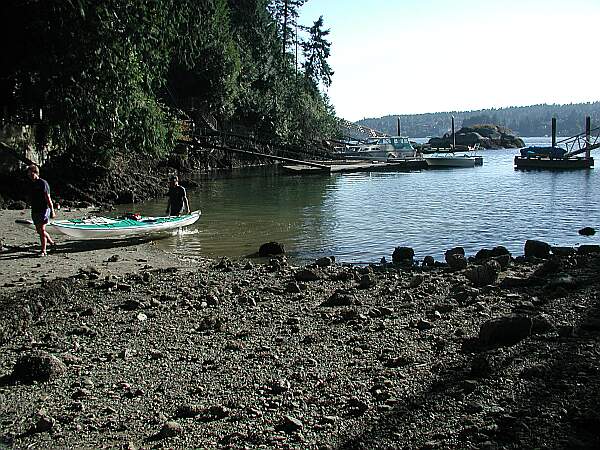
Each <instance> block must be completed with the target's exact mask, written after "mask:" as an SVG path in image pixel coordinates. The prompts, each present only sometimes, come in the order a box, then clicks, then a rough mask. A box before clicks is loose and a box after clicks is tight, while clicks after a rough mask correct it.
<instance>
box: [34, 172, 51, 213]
mask: <svg viewBox="0 0 600 450" xmlns="http://www.w3.org/2000/svg"><path fill="white" fill-rule="evenodd" d="M49 193H50V187H49V186H48V183H47V182H46V180H44V179H42V178H38V179H37V180H34V181H32V182H31V193H30V198H31V211H32V212H44V211H45V210H46V209H48V208H50V207H49V206H48V200H47V199H46V194H49Z"/></svg>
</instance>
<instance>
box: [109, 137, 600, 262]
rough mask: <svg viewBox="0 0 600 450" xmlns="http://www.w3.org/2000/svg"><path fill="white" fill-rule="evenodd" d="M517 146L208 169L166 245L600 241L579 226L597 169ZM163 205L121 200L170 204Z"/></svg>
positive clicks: (418, 248)
mask: <svg viewBox="0 0 600 450" xmlns="http://www.w3.org/2000/svg"><path fill="white" fill-rule="evenodd" d="M546 142H549V138H542V139H530V143H532V144H533V143H537V144H541V143H546ZM517 153H518V150H514V149H512V150H488V151H483V152H482V153H481V154H482V155H483V156H484V165H483V166H481V167H475V168H456V169H445V170H424V171H420V172H409V173H355V174H332V175H310V176H289V175H285V174H281V173H279V172H278V171H277V170H276V169H275V168H261V169H247V170H239V171H235V172H233V173H231V174H227V175H221V176H214V177H210V178H199V179H198V181H199V183H200V187H199V188H197V189H194V190H189V192H188V196H189V198H190V204H191V205H190V206H191V207H192V209H201V210H202V217H201V219H200V221H199V222H198V223H197V224H196V225H194V226H193V227H191V228H190V229H189V230H187V232H186V233H184V234H180V235H177V236H173V237H168V238H166V239H163V240H161V241H159V242H158V245H159V246H161V247H163V248H165V249H169V250H172V251H176V252H179V253H182V254H187V255H202V256H209V257H216V256H229V257H240V256H245V255H249V254H251V253H254V252H256V251H257V250H258V248H259V246H260V245H261V244H262V243H264V242H268V241H278V242H281V243H283V244H284V246H285V248H286V252H287V254H288V256H289V257H290V258H292V259H295V260H296V261H297V262H306V261H311V260H313V259H315V258H317V257H319V256H324V255H334V256H336V258H338V259H339V260H341V261H345V262H376V261H379V260H380V258H381V257H382V256H385V257H386V258H387V259H388V260H389V259H391V253H392V252H393V250H394V248H395V247H396V246H409V247H412V248H414V250H415V253H416V257H417V258H419V259H422V258H423V257H425V256H426V255H432V256H434V257H435V258H436V259H443V253H444V251H445V250H447V249H448V248H451V247H454V246H462V247H464V248H465V251H466V253H467V255H472V254H474V253H475V252H477V250H479V249H481V248H484V247H485V248H491V247H493V246H496V245H504V246H505V247H507V248H508V249H509V250H510V251H511V252H512V253H513V254H514V255H521V254H523V245H524V242H525V240H526V239H540V240H543V241H546V242H548V243H550V244H553V245H578V244H592V243H594V244H598V243H600V239H599V238H598V237H597V236H592V237H583V236H580V235H579V234H578V233H577V231H578V230H579V229H580V228H582V227H584V226H592V227H595V228H598V227H600V207H599V206H598V199H597V189H598V185H599V183H600V175H599V174H598V170H599V169H595V170H594V169H592V170H582V171H569V172H548V171H529V172H523V171H515V170H514V168H513V158H514V156H515V155H516V154H517ZM165 204H166V200H160V201H152V202H148V203H144V204H141V205H125V206H123V207H122V208H121V209H122V210H132V209H133V210H135V211H138V212H142V213H144V214H146V215H162V214H163V213H164V209H165Z"/></svg>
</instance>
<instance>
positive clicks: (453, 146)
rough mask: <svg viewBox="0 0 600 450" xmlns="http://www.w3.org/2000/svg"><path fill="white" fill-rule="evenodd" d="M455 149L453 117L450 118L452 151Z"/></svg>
mask: <svg viewBox="0 0 600 450" xmlns="http://www.w3.org/2000/svg"><path fill="white" fill-rule="evenodd" d="M455 148H456V136H455V135H454V116H452V150H454V149H455Z"/></svg>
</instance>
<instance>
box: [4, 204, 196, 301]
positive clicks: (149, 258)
mask: <svg viewBox="0 0 600 450" xmlns="http://www.w3.org/2000/svg"><path fill="white" fill-rule="evenodd" d="M94 214H98V215H99V213H97V211H96V210H95V209H73V210H71V209H61V210H59V211H58V216H57V218H58V219H69V218H81V217H85V216H90V215H94ZM29 218H30V210H28V209H27V210H23V211H11V210H0V230H2V231H1V232H0V242H1V244H2V249H1V250H0V287H1V288H2V289H3V290H4V291H11V290H15V289H22V288H25V287H34V286H37V285H39V284H40V283H41V282H42V280H46V281H48V280H51V279H53V278H57V277H60V278H64V277H69V276H72V275H75V274H77V273H79V272H80V271H81V270H86V269H89V268H96V269H97V270H98V271H101V272H102V273H103V274H105V275H115V276H121V275H123V274H125V273H129V272H135V271H137V270H140V269H142V268H144V267H146V268H148V267H151V268H165V267H173V266H178V267H183V266H188V265H193V264H194V261H193V260H190V259H186V260H183V259H180V258H178V257H177V256H175V255H172V254H169V253H167V252H165V251H163V250H159V249H157V248H156V246H155V245H154V241H153V240H149V239H128V240H123V241H77V240H72V239H69V238H68V237H67V236H64V235H59V234H54V235H53V238H54V239H55V241H56V243H57V245H56V247H55V248H53V249H51V250H50V251H49V254H48V256H47V257H44V258H41V257H40V256H39V253H40V243H39V239H38V235H37V234H36V232H35V231H34V230H32V229H29V228H27V227H24V226H22V225H18V224H16V223H15V220H17V219H29Z"/></svg>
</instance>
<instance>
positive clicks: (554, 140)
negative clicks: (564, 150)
mask: <svg viewBox="0 0 600 450" xmlns="http://www.w3.org/2000/svg"><path fill="white" fill-rule="evenodd" d="M554 147H556V117H553V118H552V148H554Z"/></svg>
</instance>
